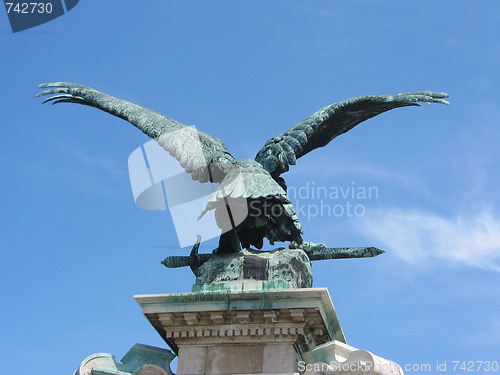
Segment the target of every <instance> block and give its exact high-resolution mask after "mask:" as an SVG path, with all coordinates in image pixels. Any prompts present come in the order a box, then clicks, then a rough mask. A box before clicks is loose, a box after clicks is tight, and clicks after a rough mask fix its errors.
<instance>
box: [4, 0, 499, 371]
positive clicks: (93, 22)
mask: <svg viewBox="0 0 500 375" xmlns="http://www.w3.org/2000/svg"><path fill="white" fill-rule="evenodd" d="M0 13H2V12H0ZM499 35H500V4H499V3H498V2H492V1H483V0H478V1H474V2H471V1H456V0H453V1H452V0H443V1H439V2H435V1H420V2H410V1H388V0H387V1H386V0H373V1H368V0H366V1H362V0H357V1H349V2H340V1H336V2H332V1H278V0H276V1H273V2H267V1H239V2H234V1H213V2H206V1H183V2H173V1H148V2H139V1H118V0H107V1H96V0H88V1H81V2H80V3H79V4H78V5H77V6H76V7H75V8H74V9H73V10H72V11H71V12H69V13H68V14H66V15H64V16H62V17H60V18H58V19H56V20H54V21H51V22H49V23H47V24H44V25H41V26H39V27H37V28H34V29H31V30H27V31H24V32H20V33H16V34H12V33H11V31H10V27H9V25H8V21H7V16H6V14H5V13H2V14H1V15H0V43H1V49H2V51H3V58H2V59H1V61H0V68H1V72H2V75H1V77H2V94H1V99H2V104H1V105H2V126H1V127H0V132H1V134H2V135H1V137H2V141H3V142H2V143H3V147H2V150H1V152H0V165H1V171H2V175H3V178H2V180H1V181H2V183H1V189H2V194H1V196H0V202H1V212H2V225H1V228H0V230H1V244H2V247H1V251H2V272H1V273H0V278H1V283H0V285H1V286H2V302H1V310H2V312H1V314H0V329H1V335H0V336H1V338H0V349H1V350H0V358H2V372H4V373H6V374H7V373H19V372H22V373H26V374H28V373H35V372H36V373H38V372H40V371H41V372H42V373H47V374H49V373H54V374H57V373H60V374H69V373H72V372H73V371H74V370H75V369H76V368H77V367H78V366H79V364H80V362H81V361H82V360H83V359H84V358H85V357H86V356H88V355H90V354H92V353H96V352H107V353H112V354H115V355H116V356H117V358H121V356H123V355H124V354H125V353H126V352H127V350H128V349H129V348H130V347H131V346H132V345H134V344H135V343H136V342H139V343H143V344H148V345H154V346H164V344H163V342H162V341H161V339H160V337H159V336H158V335H157V334H156V332H155V331H154V330H153V328H152V327H150V326H149V323H147V321H146V319H144V318H143V317H142V316H141V311H140V308H139V306H138V305H137V304H136V302H135V301H134V300H133V298H132V296H133V295H134V294H149V293H151V294H153V293H177V292H188V291H189V290H190V287H191V284H192V283H193V282H194V277H193V276H192V275H191V273H190V271H189V270H188V269H176V270H168V269H165V268H164V267H162V266H161V265H160V263H159V262H160V260H162V259H163V258H165V257H166V256H168V255H172V254H186V253H187V252H188V250H187V249H184V250H179V249H178V246H177V240H176V237H175V232H174V229H173V224H172V221H171V219H170V217H169V215H168V213H165V212H153V211H142V210H140V209H138V208H137V207H136V206H135V205H134V201H133V197H132V193H131V189H130V184H129V181H128V171H127V158H128V156H129V154H130V153H131V152H132V151H133V150H134V149H135V148H137V147H139V146H140V145H141V144H143V143H144V142H146V141H147V140H148V139H147V138H146V136H144V135H143V134H141V133H140V132H139V131H137V129H134V128H133V127H132V126H130V125H129V124H127V123H126V122H124V121H122V120H120V119H117V118H113V117H112V116H110V115H107V114H105V113H102V112H100V111H97V110H94V109H92V108H88V107H82V106H76V105H59V106H55V107H52V106H50V105H43V106H42V105H41V101H40V100H35V99H33V95H34V94H35V93H36V92H37V90H36V85H37V84H39V83H42V82H50V81H70V82H77V83H81V84H85V85H88V86H91V87H94V88H96V89H99V90H101V91H104V92H106V93H109V94H112V95H114V96H118V97H121V98H124V99H127V100H130V101H132V102H136V103H138V104H141V105H144V106H146V107H148V108H151V109H154V110H156V111H158V112H161V113H164V114H166V115H168V116H170V117H173V118H174V119H176V120H178V121H181V122H183V123H185V124H189V125H196V126H197V128H199V129H201V130H204V131H206V132H208V133H210V134H212V135H214V136H217V137H219V138H221V139H223V140H224V142H225V143H226V145H227V146H228V148H229V149H230V150H231V151H232V153H233V155H235V157H237V158H243V157H254V155H255V154H256V152H257V151H258V150H259V149H260V147H262V145H263V144H264V143H265V141H266V140H267V139H268V138H270V137H272V136H274V135H277V134H279V133H281V132H283V131H285V130H287V129H288V128H290V127H291V126H293V125H294V124H296V123H297V122H299V121H300V120H302V119H303V118H305V117H307V116H308V115H310V114H311V113H313V112H314V111H316V110H317V109H319V108H320V107H323V106H325V105H328V104H330V103H333V102H337V101H341V100H344V99H347V98H350V97H353V96H357V95H364V94H392V93H397V92H404V91H415V90H435V91H445V92H447V93H448V94H449V95H450V101H451V103H452V105H450V106H443V105H437V104H435V105H423V106H422V107H421V108H403V109H399V110H395V111H392V112H390V113H386V114H384V115H381V116H379V117H377V118H375V119H371V120H369V121H367V122H366V123H364V124H362V125H360V126H359V127H357V128H356V129H354V130H353V131H351V132H349V133H348V134H346V135H343V136H341V137H339V138H337V139H336V140H334V141H333V142H332V143H331V144H330V145H329V146H328V147H326V148H324V149H320V150H317V151H314V152H313V153H311V154H309V155H307V156H306V157H304V158H303V159H301V160H299V161H298V163H297V166H296V167H293V169H292V170H291V171H290V172H289V173H288V174H287V175H285V178H286V179H287V182H288V184H289V185H290V186H295V187H296V188H297V189H299V188H300V187H302V186H306V184H310V185H309V186H311V184H312V183H313V182H314V184H315V186H324V187H327V188H337V189H340V188H344V189H346V188H347V187H352V186H356V187H360V188H367V187H375V188H376V189H377V192H378V194H377V195H376V196H372V197H371V198H370V199H358V198H356V199H350V198H349V199H328V201H327V202H326V204H330V205H341V206H345V205H346V204H347V202H349V203H350V204H354V205H361V206H362V207H363V209H364V214H363V215H360V216H356V215H354V216H347V215H339V216H335V215H323V216H321V217H320V216H318V217H314V218H310V220H307V217H304V216H302V218H301V219H302V223H303V226H304V232H305V233H304V237H305V239H306V240H312V241H316V242H319V241H321V242H325V243H327V244H328V245H329V246H332V247H340V246H376V247H379V248H382V249H384V250H386V251H387V252H386V253H385V254H383V255H382V256H379V257H377V258H374V259H354V260H338V261H324V262H315V263H314V266H313V267H314V276H315V282H314V286H317V287H328V288H329V290H330V293H331V295H332V299H333V302H334V304H335V306H336V310H337V313H338V315H339V318H340V321H341V324H342V325H343V329H344V332H345V335H346V338H347V340H348V343H349V344H351V345H353V346H355V347H358V348H360V349H366V350H369V351H372V352H373V353H375V354H377V355H379V356H381V357H385V358H388V359H391V360H394V361H396V362H398V363H400V364H402V365H405V364H410V365H413V364H417V366H418V365H419V364H432V365H435V364H436V362H443V361H448V363H450V361H453V360H455V361H494V360H497V361H498V360H500V357H499V354H498V353H500V300H499V292H498V289H499V287H500V283H499V282H500V212H499V208H498V207H499V205H498V203H499V201H500V194H499V189H498V186H499V185H500V177H499V170H498V165H499V162H500V157H499V152H498V148H499V146H498V145H499V144H500V130H499V128H498V124H499V119H500V109H499V105H498V103H499V102H500V94H499V92H498V89H497V88H498V87H499V86H500V82H499V81H500V79H499V78H500V74H499V73H498V66H499V63H500V40H499V38H498V36H499ZM295 203H298V204H304V205H307V206H308V207H311V206H313V205H319V204H320V203H321V202H319V201H318V200H315V199H303V200H301V201H300V202H295ZM324 203H325V202H324ZM215 246H216V242H215V241H209V242H207V243H204V244H203V245H202V248H201V251H202V252H210V251H211V250H212V249H213V248H214V247H215ZM268 248H270V246H269V247H268ZM448 370H449V371H448V373H450V374H451V373H453V371H451V370H450V368H449V369H448ZM407 373H419V371H407ZM422 373H425V372H422Z"/></svg>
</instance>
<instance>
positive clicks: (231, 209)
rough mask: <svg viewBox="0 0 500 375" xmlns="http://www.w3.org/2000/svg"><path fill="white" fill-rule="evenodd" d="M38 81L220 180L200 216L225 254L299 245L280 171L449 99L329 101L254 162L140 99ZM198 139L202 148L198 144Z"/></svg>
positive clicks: (57, 99)
mask: <svg viewBox="0 0 500 375" xmlns="http://www.w3.org/2000/svg"><path fill="white" fill-rule="evenodd" d="M39 87H40V88H51V89H49V90H46V91H43V92H41V93H39V94H38V95H37V96H42V95H52V94H58V95H55V96H52V97H50V98H48V99H47V100H45V102H47V101H53V103H54V104H55V103H78V104H83V105H88V106H92V107H96V108H99V109H101V110H103V111H105V112H108V113H111V114H112V115H114V116H117V117H120V118H122V119H124V120H127V121H128V122H130V123H131V124H132V125H134V126H136V127H137V128H139V129H140V130H142V131H143V132H144V133H145V134H147V135H148V136H150V137H151V138H154V139H156V140H157V141H158V143H159V144H160V145H161V146H162V147H163V148H164V149H165V150H166V151H167V152H169V153H170V155H172V156H173V157H174V158H176V159H177V160H178V161H179V163H180V164H181V166H182V167H183V168H184V169H185V170H186V172H188V173H190V174H191V176H192V178H193V179H194V180H198V181H200V182H208V181H210V182H217V183H219V187H218V188H217V190H216V191H215V192H214V193H213V194H212V195H211V197H210V198H209V201H208V203H207V204H206V206H205V209H204V210H203V212H202V213H201V215H200V216H202V215H203V214H204V213H205V212H206V211H207V210H215V217H216V220H217V224H218V225H219V227H220V228H221V229H222V235H221V237H220V240H219V247H218V249H217V252H218V253H227V252H236V251H239V250H240V249H241V247H243V248H248V247H250V246H254V247H256V248H258V249H261V248H262V246H263V240H264V238H267V239H268V240H269V242H270V243H271V244H273V243H274V242H285V241H289V242H291V243H293V246H300V245H301V244H302V242H303V240H302V236H301V234H302V229H301V226H300V223H299V219H298V217H297V215H296V213H295V210H294V208H293V206H292V204H291V202H290V200H289V198H288V196H287V194H286V190H287V187H286V184H285V181H284V179H283V178H282V177H281V174H282V173H284V172H287V171H288V170H289V166H290V165H295V163H296V160H297V159H298V158H300V157H301V156H303V155H305V154H307V153H308V152H310V151H312V150H314V149H316V148H318V147H323V146H326V145H327V144H328V143H330V141H331V140H333V139H334V138H335V137H337V136H338V135H340V134H343V133H345V132H347V131H349V130H351V129H352V128H354V127H355V126H356V125H358V124H359V123H361V122H363V121H365V120H367V119H369V118H371V117H374V116H376V115H378V114H381V113H383V112H386V111H388V110H391V109H394V108H398V107H405V106H414V105H418V104H417V103H416V102H428V103H431V102H434V103H443V104H448V102H447V101H446V100H444V98H446V97H448V95H447V94H445V93H438V92H432V91H419V92H410V93H404V94H396V95H379V96H360V97H356V98H352V99H349V100H346V101H343V102H340V103H335V104H332V105H329V106H327V107H324V108H322V109H320V110H319V111H317V112H315V113H314V114H312V115H311V116H309V117H308V118H306V119H305V120H303V121H301V122H300V123H299V124H297V125H296V126H294V127H293V128H291V129H290V130H288V131H287V132H285V133H283V134H281V135H279V136H277V137H274V138H271V139H270V140H268V141H267V142H266V144H265V145H264V147H263V148H262V149H261V150H260V151H259V152H258V153H257V156H256V157H255V160H250V159H242V160H239V161H237V160H236V159H235V158H234V157H233V156H232V155H231V154H230V153H229V151H228V150H227V148H226V146H225V145H224V143H223V142H222V141H221V140H219V139H217V138H215V137H212V136H210V135H208V134H207V133H204V132H202V131H199V130H196V129H194V128H191V127H188V126H186V125H183V124H181V123H180V122H177V121H175V120H172V119H170V118H168V117H166V116H163V115H161V114H159V113H157V112H154V111H151V110H149V109H147V108H144V107H141V106H139V105H137V104H134V103H130V102H127V101H125V100H122V99H118V98H115V97H112V96H110V95H107V94H104V93H102V92H99V91H96V90H94V89H92V88H89V87H86V86H82V85H78V84H74V83H68V82H55V83H48V84H42V85H40V86H39ZM194 144H196V145H197V146H199V147H193V145H194ZM200 150H201V152H200Z"/></svg>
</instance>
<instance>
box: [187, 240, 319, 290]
mask: <svg viewBox="0 0 500 375" xmlns="http://www.w3.org/2000/svg"><path fill="white" fill-rule="evenodd" d="M193 271H194V274H195V275H196V284H195V285H193V287H192V289H191V291H192V292H226V291H227V290H233V291H238V290H239V291H243V290H270V289H296V288H310V287H311V286H312V267H311V261H310V260H309V258H308V256H307V254H306V253H305V252H304V251H303V250H301V249H283V248H280V249H275V250H271V251H258V250H252V249H243V250H241V251H239V252H238V253H232V254H223V255H218V256H214V257H210V258H209V259H208V260H207V261H205V262H204V263H203V264H202V265H201V266H200V267H199V268H195V269H194V270H193Z"/></svg>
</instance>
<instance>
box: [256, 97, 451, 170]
mask: <svg viewBox="0 0 500 375" xmlns="http://www.w3.org/2000/svg"><path fill="white" fill-rule="evenodd" d="M447 97H448V95H447V94H445V93H439V92H433V91H418V92H407V93H403V94H395V95H378V96H358V97H355V98H352V99H349V100H345V101H343V102H340V103H335V104H331V105H329V106H327V107H325V108H322V109H320V110H319V111H317V112H315V113H313V114H312V115H311V116H309V117H308V118H306V119H305V120H303V121H301V122H300V123H299V124H297V125H295V126H294V127H293V128H291V129H290V130H288V131H287V132H286V133H283V134H281V135H279V136H277V137H274V138H271V139H270V140H268V141H267V142H266V144H265V145H264V147H262V149H261V150H260V151H259V153H258V154H257V156H256V157H255V160H256V161H258V162H259V163H261V164H262V165H263V166H264V168H265V169H266V170H267V171H268V172H269V173H271V174H272V175H273V177H274V178H278V177H279V175H280V174H282V173H284V172H287V171H288V169H289V166H290V165H295V163H296V160H297V159H298V158H300V157H301V156H303V155H305V154H307V153H308V152H310V151H312V150H314V149H316V148H318V147H323V146H326V145H327V144H328V143H330V141H331V140H332V139H334V138H335V137H337V136H339V135H340V134H343V133H345V132H347V131H349V130H351V129H352V128H354V127H355V126H356V125H358V124H359V123H361V122H363V121H365V120H368V119H369V118H372V117H374V116H377V115H379V114H381V113H384V112H386V111H389V110H391V109H394V108H399V107H406V106H418V104H417V103H416V102H427V103H442V104H449V103H448V102H447V101H446V100H444V98H447Z"/></svg>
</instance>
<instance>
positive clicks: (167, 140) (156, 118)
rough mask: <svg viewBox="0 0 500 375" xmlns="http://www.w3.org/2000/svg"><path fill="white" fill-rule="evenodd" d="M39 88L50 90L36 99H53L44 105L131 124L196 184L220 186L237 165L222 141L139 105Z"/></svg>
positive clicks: (60, 86)
mask: <svg viewBox="0 0 500 375" xmlns="http://www.w3.org/2000/svg"><path fill="white" fill-rule="evenodd" d="M38 87H39V88H42V89H45V88H48V90H45V91H42V92H40V93H38V94H37V95H36V97H40V96H45V95H53V96H51V97H49V98H48V99H45V100H44V103H47V102H52V103H53V104H56V103H77V104H82V105H87V106H90V107H95V108H98V109H100V110H102V111H104V112H108V113H110V114H112V115H114V116H117V117H119V118H121V119H124V120H126V121H128V122H130V123H131V124H132V125H134V126H135V127H137V128H138V129H140V130H142V131H143V132H144V133H145V134H146V135H148V136H149V137H151V138H153V139H156V140H157V141H158V143H159V144H160V145H161V146H162V147H163V148H164V149H165V150H166V151H167V152H168V153H169V154H170V155H172V156H173V157H174V158H175V159H176V160H177V161H178V162H179V163H180V164H181V166H182V167H183V168H184V169H185V170H186V171H187V172H188V173H190V174H191V177H192V178H193V179H194V180H198V181H200V182H207V181H212V182H220V181H222V179H223V178H224V176H225V175H226V174H227V173H228V171H229V170H230V169H231V168H232V167H233V166H234V164H235V163H236V160H235V159H234V157H233V156H232V155H231V154H230V153H229V151H228V150H227V148H226V146H225V145H224V143H223V142H222V141H221V140H220V139H218V138H215V137H212V136H210V135H208V134H207V133H204V132H202V131H199V130H196V129H195V128H194V127H189V126H187V125H184V124H182V123H180V122H178V121H175V120H173V119H171V118H169V117H166V116H164V115H162V114H160V113H157V112H154V111H152V110H150V109H147V108H145V107H142V106H140V105H137V104H134V103H131V102H128V101H125V100H122V99H119V98H115V97H113V96H111V95H108V94H104V93H102V92H100V91H97V90H94V89H92V88H90V87H87V86H83V85H79V84H76V83H70V82H52V83H44V84H41V85H39V86H38Z"/></svg>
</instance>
